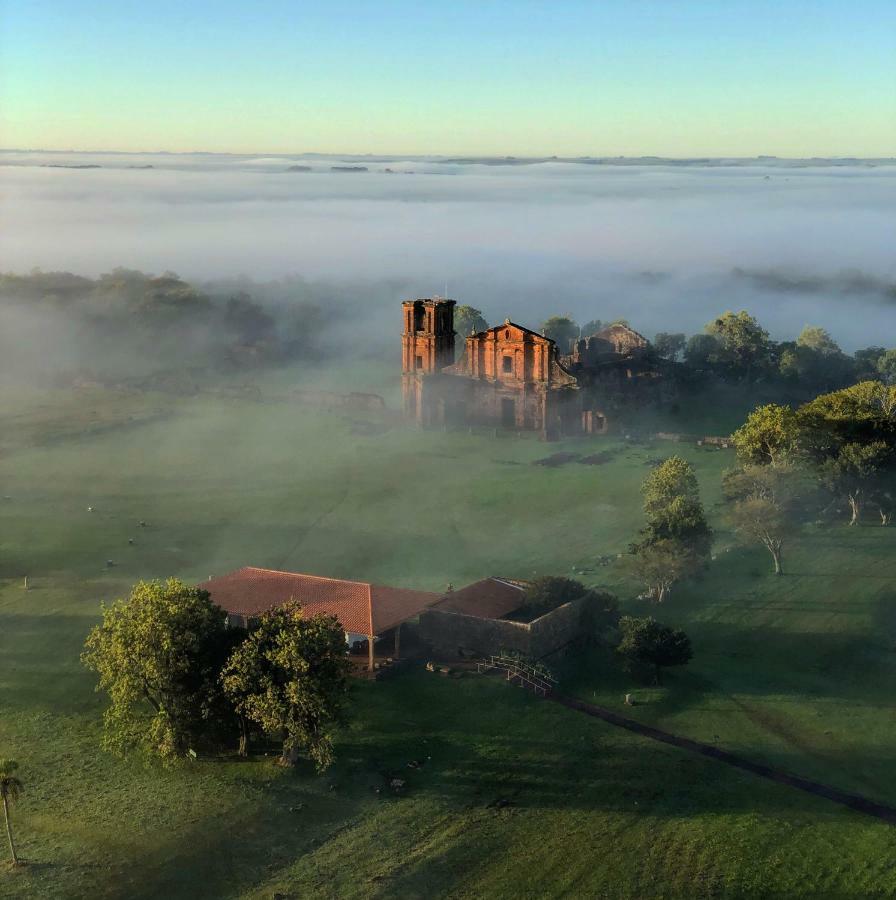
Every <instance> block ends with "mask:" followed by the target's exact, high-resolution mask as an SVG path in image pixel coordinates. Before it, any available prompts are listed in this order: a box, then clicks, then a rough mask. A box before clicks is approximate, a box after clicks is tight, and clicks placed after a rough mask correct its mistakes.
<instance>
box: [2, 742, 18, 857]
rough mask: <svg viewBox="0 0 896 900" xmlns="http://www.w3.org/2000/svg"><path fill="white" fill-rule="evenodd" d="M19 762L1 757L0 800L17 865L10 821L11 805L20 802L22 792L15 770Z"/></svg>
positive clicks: (12, 853) (11, 852)
mask: <svg viewBox="0 0 896 900" xmlns="http://www.w3.org/2000/svg"><path fill="white" fill-rule="evenodd" d="M18 768H19V764H18V763H17V762H16V761H15V760H13V759H0V800H2V801H3V817H4V819H5V820H6V837H7V838H8V839H9V852H10V854H11V856H12V864H13V865H14V866H17V865H18V864H19V858H18V856H16V845H15V843H14V842H13V839H12V824H11V823H10V821H9V806H10V804H11V803H16V802H18V799H19V795H20V794H21V793H22V787H23V786H22V782H21V781H20V780H19V779H18V778H16V776H15V774H14V773H15V772H16V770H17V769H18Z"/></svg>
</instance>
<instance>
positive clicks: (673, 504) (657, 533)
mask: <svg viewBox="0 0 896 900" xmlns="http://www.w3.org/2000/svg"><path fill="white" fill-rule="evenodd" d="M641 494H642V495H643V497H644V515H645V517H646V519H647V526H646V527H645V528H644V529H643V530H642V532H641V533H642V535H643V536H644V543H646V544H651V543H656V542H657V541H661V540H674V541H680V542H681V543H682V544H684V545H685V546H686V547H688V548H690V549H691V550H692V551H693V552H694V553H696V554H697V555H698V556H705V555H706V554H707V553H708V552H709V546H710V541H711V537H712V532H711V530H710V527H709V524H708V522H707V521H706V514H705V512H704V511H703V503H702V502H701V500H700V489H699V486H698V484H697V476H696V475H695V474H694V468H693V466H692V465H691V464H690V463H689V462H687V461H686V460H684V459H682V458H681V457H680V456H670V457H669V458H668V459H666V460H664V461H663V462H662V463H660V465H658V466H657V467H656V468H655V469H653V470H652V471H651V472H650V474H649V475H648V476H647V478H646V479H645V480H644V484H643V485H642V486H641Z"/></svg>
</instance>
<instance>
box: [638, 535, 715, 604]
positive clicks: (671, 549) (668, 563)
mask: <svg viewBox="0 0 896 900" xmlns="http://www.w3.org/2000/svg"><path fill="white" fill-rule="evenodd" d="M700 565H701V560H700V557H699V556H698V555H697V553H696V552H695V551H694V548H693V547H691V546H689V545H688V544H686V543H685V542H684V541H681V540H675V539H670V538H662V539H660V540H657V541H654V542H653V543H647V542H645V543H642V544H638V545H636V546H635V547H634V548H633V552H632V553H631V554H630V555H629V556H627V557H626V558H625V569H626V570H627V571H628V574H629V577H630V578H632V580H634V581H636V582H637V583H639V584H641V585H643V587H644V592H645V594H646V595H647V596H648V597H649V598H650V599H651V600H652V601H653V602H654V603H662V602H663V600H665V599H666V595H667V594H668V593H669V591H670V590H671V588H672V586H673V585H674V584H676V583H677V582H679V581H683V580H685V579H687V578H691V577H693V576H694V575H696V574H697V572H698V571H699V569H700Z"/></svg>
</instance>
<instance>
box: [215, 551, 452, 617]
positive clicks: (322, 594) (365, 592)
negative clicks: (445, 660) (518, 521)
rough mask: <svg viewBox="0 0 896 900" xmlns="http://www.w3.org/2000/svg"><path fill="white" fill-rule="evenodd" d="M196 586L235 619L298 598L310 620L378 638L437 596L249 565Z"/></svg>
mask: <svg viewBox="0 0 896 900" xmlns="http://www.w3.org/2000/svg"><path fill="white" fill-rule="evenodd" d="M198 587H200V588H202V589H203V590H204V591H208V592H209V594H210V595H211V599H212V602H213V603H216V604H217V605H218V606H220V607H221V608H222V609H223V610H225V611H226V612H228V613H232V614H234V615H241V616H257V615H260V614H261V613H263V612H266V611H267V610H269V609H271V608H272V607H274V606H279V605H280V604H281V603H286V602H288V601H289V600H297V601H298V602H299V603H301V604H302V608H303V609H304V610H305V612H306V613H307V614H308V615H309V616H313V615H317V614H318V613H326V614H328V615H333V616H336V618H337V619H338V620H339V623H340V624H341V625H342V627H343V629H344V630H345V631H350V632H352V633H353V634H382V633H383V632H384V631H388V630H389V629H390V628H394V627H395V626H396V625H398V624H399V623H401V622H404V621H406V620H407V619H410V618H413V617H414V616H416V615H417V614H418V613H419V612H420V611H421V610H423V609H425V608H426V607H428V606H432V605H433V604H435V603H437V602H438V601H439V600H440V599H441V598H442V595H441V594H433V593H430V592H428V591H414V590H408V589H406V588H392V587H381V586H379V585H375V584H368V583H367V582H365V581H344V580H343V579H340V578H323V577H321V576H319V575H302V574H299V573H296V572H277V571H274V570H272V569H256V568H255V567H253V566H245V567H243V568H242V569H237V570H236V571H235V572H230V573H229V574H227V575H222V576H220V577H219V578H212V579H210V580H209V581H203V582H202V583H201V584H199V585H198Z"/></svg>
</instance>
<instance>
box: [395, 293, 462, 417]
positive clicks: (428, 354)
mask: <svg viewBox="0 0 896 900" xmlns="http://www.w3.org/2000/svg"><path fill="white" fill-rule="evenodd" d="M454 306H455V304H454V301H453V300H445V299H443V298H442V297H433V298H432V299H425V300H405V301H404V303H402V304H401V311H402V315H403V316H404V330H403V331H402V333H401V388H402V396H403V398H404V410H405V414H406V415H407V416H410V417H411V418H414V419H416V420H417V421H418V422H420V423H421V424H426V423H428V420H429V418H430V412H431V411H428V410H427V408H426V407H427V404H426V396H425V388H424V380H425V379H424V378H423V377H422V376H425V375H435V374H438V373H439V372H440V371H441V370H442V369H443V368H445V366H450V365H453V363H454Z"/></svg>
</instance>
